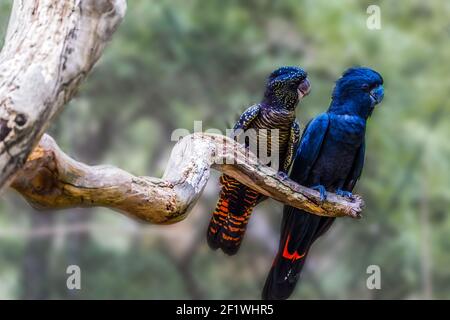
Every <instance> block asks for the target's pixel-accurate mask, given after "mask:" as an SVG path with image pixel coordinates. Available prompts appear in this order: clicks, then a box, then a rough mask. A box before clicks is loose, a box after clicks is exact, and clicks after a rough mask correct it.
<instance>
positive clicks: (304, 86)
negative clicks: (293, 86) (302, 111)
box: [297, 78, 311, 99]
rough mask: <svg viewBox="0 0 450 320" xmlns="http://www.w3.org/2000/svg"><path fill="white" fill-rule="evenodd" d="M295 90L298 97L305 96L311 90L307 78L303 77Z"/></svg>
mask: <svg viewBox="0 0 450 320" xmlns="http://www.w3.org/2000/svg"><path fill="white" fill-rule="evenodd" d="M297 92H298V96H299V98H300V99H301V98H303V97H305V96H307V95H308V94H309V93H310V92H311V83H310V82H309V80H308V78H305V80H303V81H302V82H300V84H299V85H298V87H297Z"/></svg>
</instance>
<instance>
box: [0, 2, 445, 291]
mask: <svg viewBox="0 0 450 320" xmlns="http://www.w3.org/2000/svg"><path fill="white" fill-rule="evenodd" d="M11 2H12V1H7V0H0V44H1V43H2V42H3V36H4V33H5V30H6V27H7V22H8V15H9V12H10V5H11ZM128 4H129V8H128V13H127V15H126V18H125V21H124V23H123V24H122V25H121V27H120V28H119V30H118V32H117V33H116V34H115V36H114V37H113V41H112V42H111V44H110V45H109V47H108V48H107V50H106V52H105V54H104V56H103V57H102V59H101V61H100V62H99V64H98V65H97V67H96V68H95V69H94V71H93V73H92V75H91V76H90V77H89V79H88V80H87V81H86V82H85V83H84V84H83V86H82V88H81V89H80V91H79V94H78V95H77V97H76V98H75V99H74V100H73V101H72V102H71V103H70V104H69V105H68V106H67V107H66V108H65V110H64V111H63V112H62V113H61V114H60V115H59V116H58V118H57V119H55V121H54V122H53V124H52V126H51V129H50V134H51V135H52V136H53V137H54V138H55V139H56V141H57V142H58V144H59V145H60V146H61V148H62V149H63V150H64V151H66V152H67V153H68V154H70V155H71V156H73V157H74V158H76V159H78V160H81V161H83V162H86V163H89V164H99V163H104V164H113V165H116V166H119V167H121V168H123V169H125V170H127V171H129V172H132V173H134V174H136V175H149V176H160V175H161V174H162V172H163V170H164V166H165V164H166V162H167V159H168V156H169V152H170V150H171V148H172V147H173V145H174V143H173V142H171V141H170V135H171V132H172V131H173V130H174V129H176V128H187V129H189V130H192V129H193V121H194V120H202V121H203V127H204V129H207V128H218V129H222V130H225V129H226V128H229V127H230V126H231V125H232V124H233V123H234V121H235V120H236V119H237V117H238V116H239V114H240V113H241V112H242V111H243V110H244V109H245V108H246V107H247V106H249V105H251V104H253V103H255V102H258V101H259V100H260V98H261V95H262V93H263V89H264V81H265V77H266V76H267V74H268V73H269V72H270V71H272V70H273V69H275V68H277V67H279V66H281V65H299V66H302V67H304V68H305V69H307V70H308V72H309V75H310V79H311V82H312V92H311V95H310V96H309V97H307V98H306V99H305V100H304V102H303V103H302V104H301V105H300V106H299V107H298V109H297V116H298V118H299V120H300V122H301V123H302V124H303V125H304V124H305V123H306V122H307V121H308V120H309V119H310V118H311V117H313V116H314V115H315V114H317V113H319V112H322V111H324V110H326V108H327V107H328V104H329V101H330V93H331V90H332V87H333V84H334V81H335V80H336V79H337V78H338V77H339V75H340V74H341V73H342V71H343V70H345V69H346V68H347V67H349V66H353V65H365V66H369V67H372V68H374V69H376V70H377V71H379V72H380V73H381V74H382V75H383V77H384V80H385V89H386V95H385V100H384V101H383V103H382V105H381V108H379V109H377V110H376V111H375V113H374V115H373V117H372V118H371V119H370V121H369V126H368V131H367V154H366V165H365V168H364V172H363V176H362V179H361V181H360V183H359V185H358V187H357V192H358V193H359V194H361V195H363V196H364V198H365V200H366V203H367V206H366V210H365V212H364V218H363V219H362V220H359V221H356V220H351V219H348V218H342V219H339V221H337V222H336V223H335V224H334V226H333V228H332V230H331V231H330V232H329V233H327V234H326V235H325V236H324V237H322V238H321V239H320V240H318V241H317V243H316V245H315V246H314V247H313V249H312V251H311V253H310V256H309V260H308V263H307V265H306V268H305V272H304V273H303V276H302V277H303V278H302V280H301V281H300V283H299V285H298V287H297V290H296V291H295V294H294V295H293V296H292V298H293V299H311V298H316V299H346V298H354V299H390V298H395V299H415V298H447V299H448V298H450V216H449V215H448V213H449V207H450V188H449V184H450V143H449V141H448V139H450V20H449V16H450V2H449V1H423V0H415V1H328V0H321V1H317V0H314V1H312V0H311V1H299V0H284V1H272V0H262V1H261V0H258V1H256V0H252V1H248V0H247V1H221V0H214V1H212V0H208V1H201V0H176V1H174V0H171V1H169V0H167V1H156V0H152V1H149V0H130V1H128ZM370 4H378V5H379V6H380V8H381V19H382V20H381V23H382V24H381V30H369V29H368V28H367V26H366V19H367V18H368V14H367V13H366V9H367V7H368V6H369V5H370ZM217 178H218V174H215V176H214V178H213V179H211V180H210V182H209V184H208V186H207V188H206V190H205V192H204V194H203V196H202V198H201V199H200V201H199V203H198V204H197V205H196V207H195V208H194V210H193V211H192V213H191V214H190V215H189V217H188V218H187V219H186V220H184V221H182V222H180V223H178V224H176V225H172V226H151V225H144V224H140V223H137V222H135V221H132V220H130V219H128V218H126V217H124V216H122V215H120V214H119V213H116V212H113V211H111V210H108V209H100V208H99V209H97V208H94V209H72V210H65V211H58V212H57V211H55V212H44V213H39V212H37V211H35V210H33V209H32V208H30V207H29V206H28V205H27V204H26V203H25V201H24V200H23V199H22V198H21V197H19V196H18V195H16V194H15V193H14V192H12V191H8V192H7V193H6V195H4V196H3V198H2V201H1V202H0V298H3V299H16V298H35V299H55V298H57V299H80V298H87V299H105V298H113V299H114V298H118V299H128V298H129V299H131V298H133V299H134V298H136V299H141V298H142V299H143V298H150V299H158V298H159V299H166V298H187V299H191V298H200V299H222V298H225V299H229V298H233V299H258V298H259V297H260V292H261V290H262V287H263V284H264V280H265V277H266V274H267V272H268V270H269V268H270V266H271V262H272V259H273V257H274V253H275V249H276V246H277V243H278V232H279V222H280V219H281V210H282V206H281V205H280V204H279V203H276V202H275V201H273V200H268V201H266V202H265V203H263V204H261V205H259V206H258V207H257V209H256V210H255V213H254V215H253V217H252V219H251V221H250V227H249V228H250V230H249V232H248V234H247V236H246V239H245V241H244V244H243V246H242V248H241V250H240V252H239V254H238V255H236V256H235V257H232V258H230V257H227V256H224V255H223V254H222V253H220V252H212V251H211V250H209V248H208V246H207V245H206V241H205V232H206V226H207V223H208V222H209V216H210V213H211V212H212V210H213V208H214V205H215V201H216V200H217V194H218V180H217ZM72 264H76V265H78V266H80V268H81V272H82V281H81V285H82V289H81V290H73V291H69V290H68V289H67V287H66V279H67V274H66V268H67V266H68V265H72ZM373 264H374V265H378V266H380V268H381V290H368V289H367V287H366V279H367V277H368V275H367V273H366V270H367V267H368V266H369V265H373Z"/></svg>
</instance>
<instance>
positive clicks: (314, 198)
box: [11, 133, 364, 224]
mask: <svg viewBox="0 0 450 320" xmlns="http://www.w3.org/2000/svg"><path fill="white" fill-rule="evenodd" d="M211 168H214V169H216V170H219V171H221V172H223V173H226V174H228V175H230V176H232V177H234V178H236V179H237V180H239V181H240V182H242V183H244V184H246V185H247V186H249V187H251V188H253V189H255V190H257V191H258V192H260V193H262V194H264V195H266V196H269V197H271V198H274V199H276V200H278V201H281V202H283V203H286V204H290V205H292V206H295V207H298V208H301V209H305V210H307V211H308V212H311V213H314V214H317V215H321V216H330V217H342V216H350V217H353V218H358V217H359V216H360V213H361V210H362V208H363V205H364V202H363V200H362V199H361V198H360V197H358V196H356V197H355V199H354V201H349V200H348V199H346V198H342V197H339V196H337V195H335V194H332V193H329V194H328V198H327V200H326V201H325V202H323V203H321V201H320V196H319V193H318V192H317V191H314V190H311V189H309V188H306V187H303V186H300V185H298V184H296V183H294V182H293V181H291V180H289V179H285V178H283V177H281V176H279V174H278V173H277V172H276V171H274V170H273V169H271V168H269V167H267V166H264V165H262V164H260V163H259V162H258V160H257V158H256V157H255V156H254V155H253V154H251V153H248V151H247V150H246V149H245V148H243V147H242V145H240V144H238V143H236V142H235V141H234V140H232V139H230V138H227V137H224V136H221V135H214V134H206V133H195V134H192V135H189V136H187V137H184V138H183V139H181V140H180V141H179V142H178V143H177V144H176V145H175V147H174V148H173V150H172V154H171V156H170V159H169V162H168V165H167V168H166V171H165V173H164V175H163V177H162V178H161V179H158V178H151V177H136V176H133V175H131V174H129V173H127V172H125V171H123V170H121V169H119V168H116V167H113V166H88V165H85V164H83V163H80V162H77V161H75V160H73V159H72V158H70V157H69V156H68V155H66V154H65V153H64V152H62V151H61V150H60V149H59V148H58V146H57V144H56V143H55V141H54V140H53V139H52V138H51V137H50V136H48V135H44V136H43V137H42V139H41V141H40V143H39V145H38V146H37V147H36V148H35V149H34V151H33V152H32V153H31V155H30V156H29V158H28V160H27V162H26V164H25V166H24V167H23V169H22V170H21V171H20V172H19V173H18V175H17V177H16V178H15V180H14V182H13V183H12V185H11V186H12V187H13V188H14V189H15V190H17V191H18V192H19V193H20V194H21V195H22V196H24V197H25V198H26V199H27V201H28V202H29V203H30V204H31V205H32V206H34V207H35V208H39V209H55V208H56V209H64V208H70V207H93V206H103V207H108V208H111V209H115V210H118V211H120V212H122V213H125V214H127V215H128V216H131V217H135V218H138V219H140V220H143V221H147V222H150V223H156V224H168V223H174V222H177V221H180V220H182V219H183V218H185V217H186V216H187V214H188V213H189V210H190V208H192V206H193V205H194V204H195V203H196V201H197V199H198V198H199V197H200V195H201V193H202V191H203V188H204V187H205V185H206V183H207V182H208V179H209V177H210V169H211Z"/></svg>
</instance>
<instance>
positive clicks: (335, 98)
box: [262, 67, 384, 299]
mask: <svg viewBox="0 0 450 320" xmlns="http://www.w3.org/2000/svg"><path fill="white" fill-rule="evenodd" d="M383 96H384V89H383V78H382V77H381V75H380V74H379V73H377V72H376V71H374V70H372V69H369V68H363V67H356V68H350V69H348V70H347V71H345V72H344V74H343V75H342V77H341V78H340V79H339V80H338V81H337V82H336V86H335V88H334V90H333V94H332V101H331V104H330V107H329V108H328V111H327V112H325V113H323V114H320V115H319V116H317V117H316V118H314V119H313V120H312V121H311V122H310V123H309V124H308V125H307V127H306V129H305V131H304V132H303V134H302V138H301V141H300V146H299V148H298V149H297V152H296V155H295V158H294V162H293V165H292V172H291V173H290V178H291V179H292V180H294V181H295V182H297V183H299V184H301V185H305V186H308V187H312V188H313V189H316V190H318V191H319V192H320V195H321V198H322V200H324V199H326V192H327V191H330V192H335V193H336V194H338V195H341V196H344V197H350V198H351V197H352V194H351V192H352V190H353V188H354V186H355V184H356V181H357V180H358V179H359V177H360V175H361V171H362V169H363V164H364V153H365V142H364V141H365V138H364V137H365V132H366V121H367V119H368V118H369V117H370V116H371V114H372V112H373V110H374V108H375V106H376V105H377V104H379V103H380V102H381V100H382V99H383ZM333 221H334V218H328V217H320V216H317V215H313V214H310V213H307V212H305V211H303V210H300V209H296V208H293V207H290V206H284V209H283V220H282V224H281V235H280V244H279V251H278V253H277V256H276V257H275V260H274V262H273V265H272V268H271V270H270V272H269V275H268V277H267V279H266V283H265V285H264V289H263V293H262V298H263V299H287V298H288V297H289V296H290V295H291V293H292V291H293V290H294V288H295V285H296V283H297V281H298V279H299V276H300V272H301V271H302V268H303V265H304V263H305V259H306V257H307V254H308V252H309V250H310V247H311V245H312V244H313V242H314V241H315V240H316V239H317V238H318V237H320V236H321V235H322V234H323V233H324V232H326V231H327V230H328V228H329V227H330V226H331V224H332V223H333Z"/></svg>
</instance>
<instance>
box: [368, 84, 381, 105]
mask: <svg viewBox="0 0 450 320" xmlns="http://www.w3.org/2000/svg"><path fill="white" fill-rule="evenodd" d="M370 96H371V97H372V99H373V100H374V102H375V104H379V103H380V102H381V101H383V98H384V88H383V86H382V85H379V86H378V87H376V88H375V89H372V90H371V91H370Z"/></svg>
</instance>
